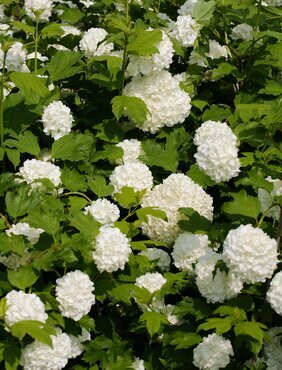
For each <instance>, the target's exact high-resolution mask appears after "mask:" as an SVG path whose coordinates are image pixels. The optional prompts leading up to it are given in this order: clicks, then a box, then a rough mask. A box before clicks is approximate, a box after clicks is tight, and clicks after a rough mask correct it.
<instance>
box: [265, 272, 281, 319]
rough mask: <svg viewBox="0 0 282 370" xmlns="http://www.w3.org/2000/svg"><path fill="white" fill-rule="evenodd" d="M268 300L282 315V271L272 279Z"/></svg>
mask: <svg viewBox="0 0 282 370" xmlns="http://www.w3.org/2000/svg"><path fill="white" fill-rule="evenodd" d="M266 300H267V301H268V302H269V304H270V306H271V307H272V308H273V309H274V311H276V312H277V313H278V315H281V316H282V271H280V272H278V273H277V274H276V275H275V276H274V278H273V279H272V280H271V283H270V287H269V290H268V292H267V295H266Z"/></svg>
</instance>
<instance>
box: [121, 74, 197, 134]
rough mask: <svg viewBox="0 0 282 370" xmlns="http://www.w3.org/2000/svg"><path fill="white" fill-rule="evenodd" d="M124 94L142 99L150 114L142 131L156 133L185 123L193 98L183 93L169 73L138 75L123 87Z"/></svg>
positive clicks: (175, 79)
mask: <svg viewBox="0 0 282 370" xmlns="http://www.w3.org/2000/svg"><path fill="white" fill-rule="evenodd" d="M124 95H126V96H136V97H137V98H140V99H142V100H143V101H144V102H145V104H146V105H147V108H148V110H149V112H150V113H148V115H147V117H146V120H145V122H143V123H142V125H140V126H139V128H140V129H141V130H143V131H145V132H146V131H149V132H151V133H155V132H157V131H158V130H159V129H160V128H161V127H164V126H168V127H172V126H174V125H176V124H177V123H183V122H184V121H185V118H187V117H188V115H189V113H190V109H191V104H190V102H191V98H190V96H189V95H188V94H187V93H186V92H184V91H183V90H181V88H180V87H179V81H178V80H177V78H174V77H173V76H172V75H171V74H170V73H169V72H168V71H159V72H153V73H152V74H151V75H149V76H143V77H142V76H141V75H137V76H135V77H133V78H132V80H131V82H129V83H128V84H127V85H126V86H125V88H124Z"/></svg>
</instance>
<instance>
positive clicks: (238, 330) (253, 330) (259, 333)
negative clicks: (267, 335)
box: [234, 321, 267, 343]
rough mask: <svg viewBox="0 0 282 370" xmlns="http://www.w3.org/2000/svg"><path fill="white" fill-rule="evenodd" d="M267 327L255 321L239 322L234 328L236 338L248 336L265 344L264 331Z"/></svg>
mask: <svg viewBox="0 0 282 370" xmlns="http://www.w3.org/2000/svg"><path fill="white" fill-rule="evenodd" d="M263 329H267V327H266V326H265V325H263V324H261V323H259V322H255V321H244V322H239V323H238V324H237V325H235V327H234V333H235V335H236V336H238V335H248V336H250V337H252V338H253V339H255V340H256V341H258V342H259V343H263V338H264V330H263Z"/></svg>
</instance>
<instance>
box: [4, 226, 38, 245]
mask: <svg viewBox="0 0 282 370" xmlns="http://www.w3.org/2000/svg"><path fill="white" fill-rule="evenodd" d="M43 232H44V230H43V229H40V228H38V229H36V228H34V227H31V226H30V225H29V224H28V223H27V222H18V223H17V224H13V225H12V227H11V228H10V229H8V230H6V234H7V235H9V236H11V234H14V235H24V236H26V237H27V239H28V241H29V242H30V243H31V244H36V243H37V242H38V240H39V237H40V234H42V233H43Z"/></svg>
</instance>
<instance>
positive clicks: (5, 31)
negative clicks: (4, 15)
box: [0, 8, 13, 36]
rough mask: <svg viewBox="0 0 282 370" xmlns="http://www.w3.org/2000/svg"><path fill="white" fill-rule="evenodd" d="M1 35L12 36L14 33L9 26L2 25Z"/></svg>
mask: <svg viewBox="0 0 282 370" xmlns="http://www.w3.org/2000/svg"><path fill="white" fill-rule="evenodd" d="M0 19H1V8H0ZM0 22H1V20H0ZM0 35H4V36H12V35H13V31H12V30H11V28H10V26H9V25H8V24H5V23H0Z"/></svg>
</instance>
